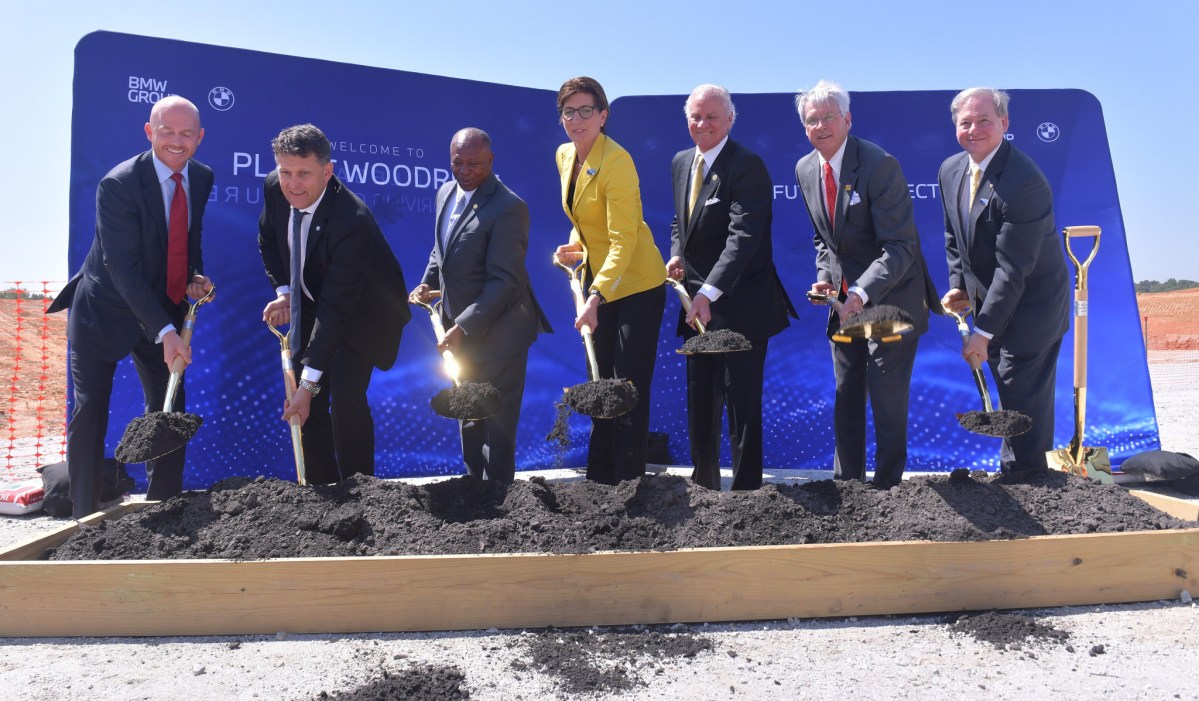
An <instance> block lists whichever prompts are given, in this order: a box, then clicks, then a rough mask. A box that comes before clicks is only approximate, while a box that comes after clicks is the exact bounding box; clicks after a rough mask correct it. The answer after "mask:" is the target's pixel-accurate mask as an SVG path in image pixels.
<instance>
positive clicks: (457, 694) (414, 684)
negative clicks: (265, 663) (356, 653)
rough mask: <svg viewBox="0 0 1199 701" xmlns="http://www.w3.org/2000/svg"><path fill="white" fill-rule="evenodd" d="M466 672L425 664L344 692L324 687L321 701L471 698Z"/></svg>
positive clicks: (385, 672) (445, 700) (408, 700)
mask: <svg viewBox="0 0 1199 701" xmlns="http://www.w3.org/2000/svg"><path fill="white" fill-rule="evenodd" d="M465 682H466V675H464V674H463V673H462V671H461V670H459V669H458V668H457V667H438V666H434V665H425V666H418V667H412V668H410V669H404V670H399V671H394V672H387V671H384V672H383V674H382V676H380V677H379V678H377V679H373V680H371V681H369V682H367V683H366V684H363V685H362V686H360V687H358V688H356V689H352V690H350V691H344V692H333V693H330V692H326V691H322V692H321V693H320V694H318V695H317V697H316V698H317V700H318V701H395V699H404V700H405V701H447V700H449V699H469V698H470V692H469V691H468V690H467V689H466V686H465Z"/></svg>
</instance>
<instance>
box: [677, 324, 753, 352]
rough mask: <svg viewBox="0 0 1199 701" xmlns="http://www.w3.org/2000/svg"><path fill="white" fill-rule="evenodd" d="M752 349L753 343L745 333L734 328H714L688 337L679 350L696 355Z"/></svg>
mask: <svg viewBox="0 0 1199 701" xmlns="http://www.w3.org/2000/svg"><path fill="white" fill-rule="evenodd" d="M752 349H753V344H752V343H750V342H749V339H748V338H746V337H745V336H744V335H743V334H739V333H737V332H736V331H733V330H732V329H712V330H709V331H706V332H704V333H701V334H696V335H694V336H692V337H691V338H689V339H687V340H686V342H684V343H683V347H682V348H680V349H679V352H680V353H682V354H683V355H695V354H696V353H732V352H736V351H747V350H752Z"/></svg>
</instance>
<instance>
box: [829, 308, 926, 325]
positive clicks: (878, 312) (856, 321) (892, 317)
mask: <svg viewBox="0 0 1199 701" xmlns="http://www.w3.org/2000/svg"><path fill="white" fill-rule="evenodd" d="M886 323H890V324H892V325H895V324H896V323H898V324H908V325H909V326H910V325H912V315H911V314H908V313H907V312H905V311H904V310H902V309H900V308H899V307H896V306H892V305H890V304H880V305H878V306H874V307H867V308H865V309H863V310H862V311H860V312H855V313H853V314H850V315H849V318H848V319H846V320H845V323H844V324H843V327H844V328H849V327H851V326H865V325H866V324H886Z"/></svg>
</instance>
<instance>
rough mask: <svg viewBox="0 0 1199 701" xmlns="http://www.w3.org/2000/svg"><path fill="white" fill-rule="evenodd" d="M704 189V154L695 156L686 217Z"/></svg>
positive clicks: (689, 214)
mask: <svg viewBox="0 0 1199 701" xmlns="http://www.w3.org/2000/svg"><path fill="white" fill-rule="evenodd" d="M703 187H704V154H702V153H698V154H696V155H695V175H694V176H693V177H692V178H691V198H690V199H688V200H687V216H688V217H690V216H691V212H692V210H694V209H695V201H696V200H697V199H699V191H700V190H701V189H703Z"/></svg>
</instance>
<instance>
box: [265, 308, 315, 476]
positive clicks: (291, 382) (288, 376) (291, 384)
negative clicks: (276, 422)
mask: <svg viewBox="0 0 1199 701" xmlns="http://www.w3.org/2000/svg"><path fill="white" fill-rule="evenodd" d="M266 327H267V328H268V329H270V330H271V333H273V334H275V336H276V337H278V339H279V356H280V357H281V358H282V359H283V390H284V395H285V396H286V397H287V402H288V403H289V404H290V403H291V398H292V397H294V396H295V394H296V368H295V364H294V363H293V362H292V358H291V342H290V341H289V340H288V339H287V334H285V333H280V331H279V329H277V328H275V327H274V325H273V324H271V323H270V322H267V325H266ZM287 423H288V424H289V425H290V426H291V452H292V454H293V455H294V456H295V460H296V482H298V483H299V484H300V485H301V486H303V485H306V484H308V473H307V471H306V470H305V468H304V441H303V435H302V433H301V431H300V417H299V416H296V415H292V416H291V418H289V419H288V420H287Z"/></svg>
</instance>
